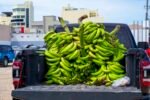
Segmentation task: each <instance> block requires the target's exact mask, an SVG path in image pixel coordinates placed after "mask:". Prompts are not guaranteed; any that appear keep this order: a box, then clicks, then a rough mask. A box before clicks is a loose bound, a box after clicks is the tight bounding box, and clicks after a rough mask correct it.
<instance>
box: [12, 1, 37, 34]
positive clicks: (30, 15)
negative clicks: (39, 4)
mask: <svg viewBox="0 0 150 100" xmlns="http://www.w3.org/2000/svg"><path fill="white" fill-rule="evenodd" d="M12 13H13V15H12V20H11V25H12V29H13V33H20V32H24V31H26V32H30V28H31V23H32V22H33V20H34V8H33V3H32V1H29V0H27V1H25V3H24V4H17V5H15V6H14V7H13V12H12Z"/></svg>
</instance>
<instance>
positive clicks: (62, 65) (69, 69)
mask: <svg viewBox="0 0 150 100" xmlns="http://www.w3.org/2000/svg"><path fill="white" fill-rule="evenodd" d="M60 65H61V67H62V68H64V69H65V70H67V71H72V69H71V68H69V67H67V66H66V65H64V63H62V61H60Z"/></svg>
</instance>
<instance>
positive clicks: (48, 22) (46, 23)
mask: <svg viewBox="0 0 150 100" xmlns="http://www.w3.org/2000/svg"><path fill="white" fill-rule="evenodd" d="M65 22H66V23H67V21H65ZM56 25H60V22H59V21H58V20H57V17H56V16H43V20H42V21H33V22H32V24H31V29H30V32H32V33H37V34H41V33H46V32H48V31H49V30H50V28H53V27H54V26H56Z"/></svg>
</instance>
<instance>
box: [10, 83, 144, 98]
mask: <svg viewBox="0 0 150 100" xmlns="http://www.w3.org/2000/svg"><path fill="white" fill-rule="evenodd" d="M12 96H13V97H15V98H19V99H21V100H22V99H23V100H139V99H140V98H142V94H141V90H140V89H137V88H135V87H116V88H114V87H105V86H86V85H66V86H59V85H50V86H47V85H37V86H27V87H25V88H19V89H16V90H13V91H12Z"/></svg>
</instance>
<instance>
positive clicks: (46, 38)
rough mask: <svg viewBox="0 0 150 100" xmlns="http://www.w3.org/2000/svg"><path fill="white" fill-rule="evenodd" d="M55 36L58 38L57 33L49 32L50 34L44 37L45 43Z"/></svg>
mask: <svg viewBox="0 0 150 100" xmlns="http://www.w3.org/2000/svg"><path fill="white" fill-rule="evenodd" d="M53 36H56V34H55V32H48V33H47V34H46V35H45V36H44V41H48V40H49V39H51V38H52V37H53Z"/></svg>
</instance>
